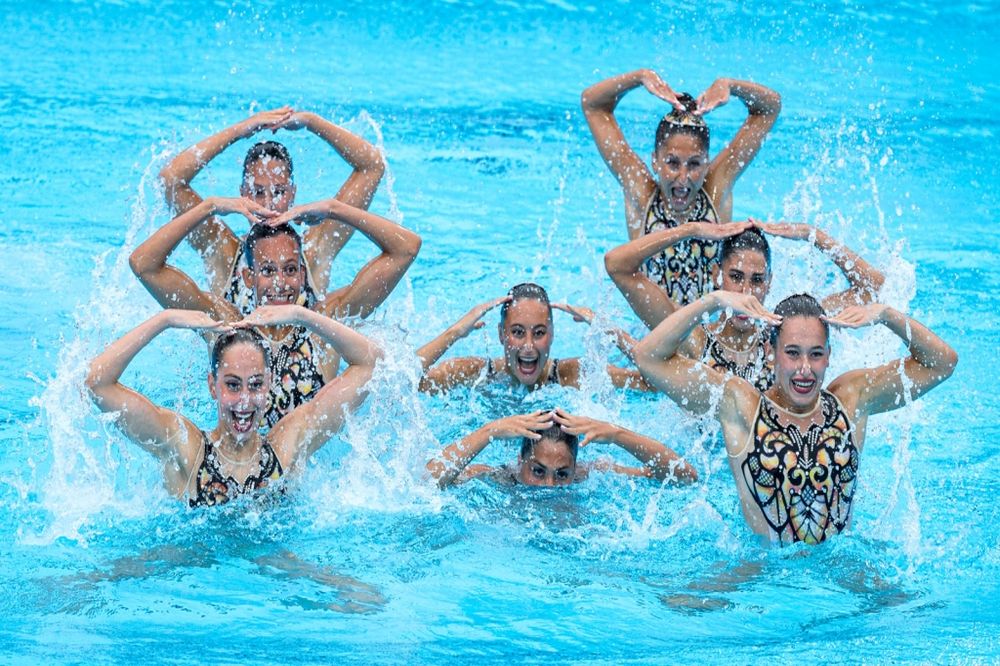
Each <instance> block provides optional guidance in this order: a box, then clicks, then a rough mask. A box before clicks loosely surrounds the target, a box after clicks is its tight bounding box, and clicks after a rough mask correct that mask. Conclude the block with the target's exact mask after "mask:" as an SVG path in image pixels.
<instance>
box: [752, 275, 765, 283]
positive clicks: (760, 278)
mask: <svg viewBox="0 0 1000 666" xmlns="http://www.w3.org/2000/svg"><path fill="white" fill-rule="evenodd" d="M753 283H754V284H764V276H763V275H754V276H753Z"/></svg>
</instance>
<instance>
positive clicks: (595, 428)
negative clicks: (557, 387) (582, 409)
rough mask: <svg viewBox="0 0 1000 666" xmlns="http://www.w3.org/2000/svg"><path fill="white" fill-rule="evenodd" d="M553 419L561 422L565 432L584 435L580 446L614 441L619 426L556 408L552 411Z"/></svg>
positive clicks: (560, 425) (560, 424)
mask: <svg viewBox="0 0 1000 666" xmlns="http://www.w3.org/2000/svg"><path fill="white" fill-rule="evenodd" d="M552 418H553V420H554V421H555V422H556V423H558V424H559V427H560V428H561V429H562V431H563V432H565V433H569V434H570V435H577V436H580V435H582V436H583V439H581V440H580V446H581V447H584V446H587V445H588V444H590V443H591V442H613V441H614V439H615V437H614V435H615V431H616V430H617V428H616V427H615V426H613V425H611V424H610V423H607V422H605V421H598V420H597V419H592V418H590V417H587V416H577V415H575V414H570V413H568V412H564V411H563V410H561V409H556V410H555V411H554V412H552Z"/></svg>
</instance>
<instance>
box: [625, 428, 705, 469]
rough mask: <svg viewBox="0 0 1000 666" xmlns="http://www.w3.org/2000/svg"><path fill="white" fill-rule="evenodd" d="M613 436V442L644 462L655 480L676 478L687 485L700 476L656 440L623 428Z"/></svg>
mask: <svg viewBox="0 0 1000 666" xmlns="http://www.w3.org/2000/svg"><path fill="white" fill-rule="evenodd" d="M612 436H613V439H612V441H613V442H614V443H615V444H617V445H618V446H620V447H621V448H623V449H625V450H626V451H628V452H629V454H631V455H632V456H633V457H634V458H636V459H637V460H640V461H642V463H643V464H644V465H645V466H646V467H647V468H648V469H649V471H650V473H651V474H652V476H653V477H654V478H657V479H668V478H674V479H676V480H678V481H684V482H687V483H690V482H692V481H695V480H697V478H698V474H697V472H695V471H694V469H693V468H692V467H691V466H690V465H688V464H687V463H686V462H684V461H683V460H682V459H681V458H680V457H679V456H678V455H677V454H676V453H674V452H673V451H672V450H670V449H669V448H667V447H666V446H664V445H663V444H662V443H660V442H658V441H656V440H655V439H652V438H651V437H646V436H644V435H640V434H638V433H636V432H633V431H631V430H628V429H627V428H623V427H621V426H616V427H615V430H614V433H613V435H612Z"/></svg>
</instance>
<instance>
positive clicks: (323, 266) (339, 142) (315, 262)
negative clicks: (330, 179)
mask: <svg viewBox="0 0 1000 666" xmlns="http://www.w3.org/2000/svg"><path fill="white" fill-rule="evenodd" d="M278 127H279V128H280V129H285V130H298V129H306V130H308V131H309V132H312V133H313V134H315V135H316V136H317V137H319V138H320V139H322V140H323V141H325V142H326V143H327V144H329V145H330V147H331V148H333V149H334V150H335V151H337V154H338V155H340V157H341V158H343V160H344V161H345V162H347V163H348V164H349V165H351V168H352V169H353V170H352V171H351V175H350V176H348V178H347V180H346V181H344V184H343V185H342V186H341V187H340V190H339V191H338V192H337V195H336V198H337V199H338V200H340V201H343V202H344V203H346V204H347V205H349V206H354V207H355V208H361V209H363V210H367V209H368V206H369V205H371V202H372V198H373V197H374V196H375V190H377V189H378V185H379V183H380V182H381V181H382V175H383V174H384V173H385V161H384V160H383V159H382V154H381V153H380V152H379V151H378V149H377V148H375V146H373V145H372V144H370V143H368V142H367V141H365V140H364V139H362V138H361V137H359V136H357V135H356V134H353V133H351V132H349V131H347V130H346V129H344V128H343V127H340V126H338V125H335V124H333V123H331V122H330V121H329V120H327V119H325V118H323V117H322V116H320V115H319V114H316V113H311V112H309V111H298V112H295V113H293V114H292V115H290V116H289V117H288V118H287V119H286V120H284V121H283V122H282V123H280V125H279V126H278ZM353 234H354V227H352V226H351V225H349V224H344V223H343V222H340V221H338V220H336V219H333V218H330V219H327V220H325V221H323V222H322V223H320V224H317V225H316V226H313V227H310V228H309V229H307V230H306V232H305V235H304V238H303V240H304V247H303V254H304V255H305V259H306V262H307V263H308V264H309V271H310V274H311V275H312V280H313V286H314V287H315V288H316V291H317V292H318V293H320V294H325V293H326V292H327V288H328V286H329V284H330V263H331V262H332V261H333V259H334V257H336V256H337V254H339V253H340V251H341V250H342V249H343V248H344V245H346V244H347V241H349V240H350V239H351V236H352V235H353Z"/></svg>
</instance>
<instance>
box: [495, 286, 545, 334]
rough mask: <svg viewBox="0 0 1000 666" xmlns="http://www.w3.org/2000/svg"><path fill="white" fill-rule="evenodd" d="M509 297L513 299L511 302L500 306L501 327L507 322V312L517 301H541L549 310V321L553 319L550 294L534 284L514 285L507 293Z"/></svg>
mask: <svg viewBox="0 0 1000 666" xmlns="http://www.w3.org/2000/svg"><path fill="white" fill-rule="evenodd" d="M507 295H508V296H510V297H511V300H509V301H507V302H506V303H504V304H503V305H501V306H500V325H501V326H503V325H504V323H506V321H507V311H508V310H510V306H511V305H513V304H514V303H516V302H517V301H524V300H529V301H540V302H542V303H544V304H545V307H547V308H548V309H549V319H551V318H552V304H551V303H550V302H549V294H548V292H546V291H545V289H543V288H542V287H540V286H538V285H537V284H535V283H534V282H522V283H521V284H517V285H514V286H513V287H511V290H510V291H508V292H507Z"/></svg>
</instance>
